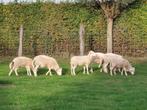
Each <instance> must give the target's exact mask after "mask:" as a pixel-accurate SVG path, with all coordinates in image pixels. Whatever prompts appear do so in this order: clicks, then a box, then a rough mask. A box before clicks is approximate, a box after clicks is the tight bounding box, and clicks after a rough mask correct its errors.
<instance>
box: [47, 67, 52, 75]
mask: <svg viewBox="0 0 147 110" xmlns="http://www.w3.org/2000/svg"><path fill="white" fill-rule="evenodd" d="M48 74H50V76H52V73H51V69H50V68H49V69H48V72H47V73H46V76H47V75H48Z"/></svg>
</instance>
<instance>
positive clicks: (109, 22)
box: [107, 18, 113, 53]
mask: <svg viewBox="0 0 147 110" xmlns="http://www.w3.org/2000/svg"><path fill="white" fill-rule="evenodd" d="M112 29H113V19H112V18H107V53H112V51H113V50H112Z"/></svg>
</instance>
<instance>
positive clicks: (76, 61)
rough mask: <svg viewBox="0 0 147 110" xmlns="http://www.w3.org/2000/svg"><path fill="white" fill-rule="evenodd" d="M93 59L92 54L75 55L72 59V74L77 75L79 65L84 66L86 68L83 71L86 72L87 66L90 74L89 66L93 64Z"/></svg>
mask: <svg viewBox="0 0 147 110" xmlns="http://www.w3.org/2000/svg"><path fill="white" fill-rule="evenodd" d="M92 60H93V58H92V57H91V56H90V55H85V56H73V57H72V58H71V60H70V65H71V75H76V73H75V69H76V67H77V66H83V69H84V71H83V73H84V74H85V68H86V70H87V74H89V70H88V67H89V65H90V64H91V62H92ZM91 71H92V70H91Z"/></svg>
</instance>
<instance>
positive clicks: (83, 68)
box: [83, 66, 85, 74]
mask: <svg viewBox="0 0 147 110" xmlns="http://www.w3.org/2000/svg"><path fill="white" fill-rule="evenodd" d="M83 70H84V71H83V74H85V66H84V67H83Z"/></svg>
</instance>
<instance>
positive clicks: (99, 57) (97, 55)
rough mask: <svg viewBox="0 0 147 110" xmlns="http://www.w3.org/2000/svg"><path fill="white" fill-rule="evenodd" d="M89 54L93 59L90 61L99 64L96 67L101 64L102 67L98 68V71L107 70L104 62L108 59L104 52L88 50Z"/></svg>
mask: <svg viewBox="0 0 147 110" xmlns="http://www.w3.org/2000/svg"><path fill="white" fill-rule="evenodd" d="M89 55H91V56H92V57H93V59H94V60H93V62H92V63H96V64H99V66H98V68H100V67H101V66H102V68H101V69H100V72H102V71H104V72H107V68H106V67H107V65H106V64H105V63H106V61H108V59H107V58H106V56H105V54H104V53H101V52H94V51H90V52H89ZM104 62H105V63H104ZM104 64H105V65H104Z"/></svg>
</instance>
